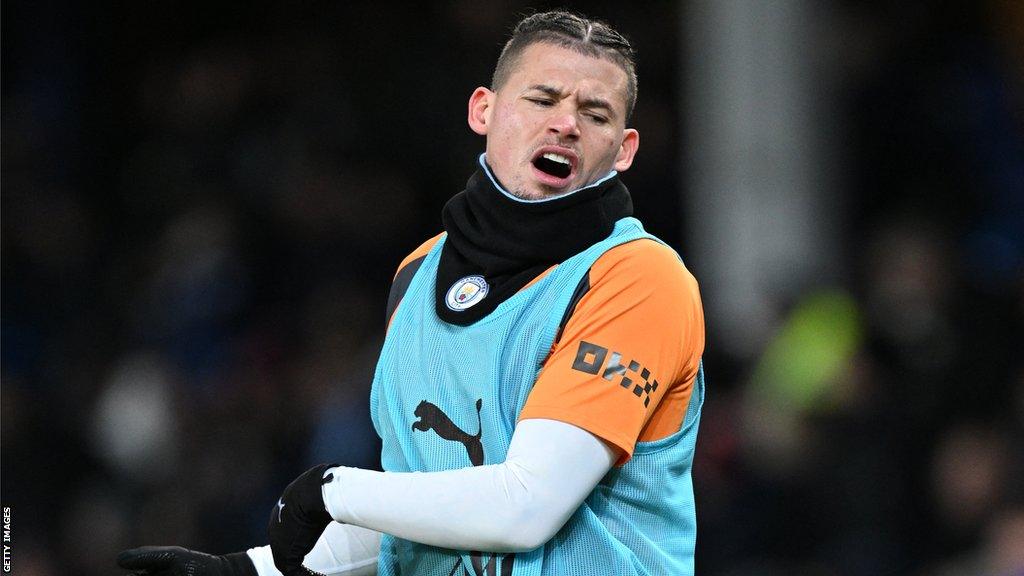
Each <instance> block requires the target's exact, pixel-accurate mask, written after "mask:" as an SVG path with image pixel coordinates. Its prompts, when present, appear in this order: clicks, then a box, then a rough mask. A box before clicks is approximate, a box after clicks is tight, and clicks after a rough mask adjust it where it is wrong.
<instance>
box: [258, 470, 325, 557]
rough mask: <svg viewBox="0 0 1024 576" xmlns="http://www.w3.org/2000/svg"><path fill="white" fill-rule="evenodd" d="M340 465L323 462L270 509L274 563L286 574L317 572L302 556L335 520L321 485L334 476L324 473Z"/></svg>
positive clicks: (306, 472)
mask: <svg viewBox="0 0 1024 576" xmlns="http://www.w3.org/2000/svg"><path fill="white" fill-rule="evenodd" d="M335 466H337V464H321V465H319V466H316V467H313V468H310V469H309V470H307V471H305V472H303V474H302V475H301V476H299V477H298V478H296V479H295V480H293V481H292V483H291V484H289V485H288V487H287V488H285V489H284V494H283V495H282V496H281V498H280V499H279V500H278V501H277V506H274V509H273V510H271V512H270V523H269V525H268V526H267V532H268V533H269V536H270V551H271V552H272V553H273V555H274V565H275V566H277V569H278V570H280V571H281V574H284V576H309V575H310V574H316V573H315V572H313V571H312V570H310V569H308V568H306V567H305V566H303V565H302V559H303V558H305V557H306V554H308V553H309V551H310V550H312V549H313V546H314V545H315V544H316V541H317V540H318V539H319V538H320V535H321V534H323V532H324V530H325V529H326V528H327V525H328V524H330V523H331V520H332V518H331V515H330V514H328V513H327V507H326V506H325V505H324V497H323V491H322V488H321V486H323V485H324V484H326V483H328V482H330V481H331V480H333V479H334V475H333V474H328V475H327V477H326V478H324V472H325V471H326V470H327V469H328V468H333V467H335Z"/></svg>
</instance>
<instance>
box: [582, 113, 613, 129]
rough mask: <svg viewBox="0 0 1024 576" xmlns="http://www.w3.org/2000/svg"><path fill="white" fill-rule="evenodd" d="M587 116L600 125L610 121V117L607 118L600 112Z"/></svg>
mask: <svg viewBox="0 0 1024 576" xmlns="http://www.w3.org/2000/svg"><path fill="white" fill-rule="evenodd" d="M587 117H588V118H590V120H591V121H592V122H593V123H594V124H597V125H599V126H600V125H602V124H607V123H608V119H607V118H605V117H604V116H601V115H600V114H587Z"/></svg>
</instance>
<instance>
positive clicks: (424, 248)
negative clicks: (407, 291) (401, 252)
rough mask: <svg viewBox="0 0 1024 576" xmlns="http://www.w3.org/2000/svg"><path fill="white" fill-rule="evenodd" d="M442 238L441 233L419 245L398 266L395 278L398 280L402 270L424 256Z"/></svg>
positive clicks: (442, 233)
mask: <svg viewBox="0 0 1024 576" xmlns="http://www.w3.org/2000/svg"><path fill="white" fill-rule="evenodd" d="M442 236H444V232H441V233H440V234H438V235H437V236H434V237H433V238H431V239H429V240H427V241H426V242H424V243H423V244H420V245H419V247H418V248H416V249H415V250H413V251H412V252H410V253H409V255H408V256H406V257H405V258H404V259H403V260H402V263H401V264H399V265H398V269H397V270H396V271H395V278H398V275H399V274H401V273H402V270H405V268H406V267H407V266H409V264H412V263H414V262H416V261H418V260H420V259H421V258H423V257H424V256H426V255H427V253H428V252H430V250H431V249H433V247H434V246H435V245H436V244H437V243H438V241H440V240H441V237H442Z"/></svg>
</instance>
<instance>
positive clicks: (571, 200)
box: [435, 170, 633, 326]
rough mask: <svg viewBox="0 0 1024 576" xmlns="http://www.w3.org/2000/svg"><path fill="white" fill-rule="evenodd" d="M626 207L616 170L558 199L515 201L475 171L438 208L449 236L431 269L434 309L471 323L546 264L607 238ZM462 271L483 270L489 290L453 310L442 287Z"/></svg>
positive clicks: (626, 198) (627, 213) (629, 211)
mask: <svg viewBox="0 0 1024 576" xmlns="http://www.w3.org/2000/svg"><path fill="white" fill-rule="evenodd" d="M632 213H633V202H632V199H631V198H630V196H629V191H628V190H626V187H625V186H624V185H623V184H622V183H621V182H619V179H618V177H617V176H616V177H612V178H609V179H607V180H605V181H604V182H601V183H600V184H598V185H596V186H591V187H589V188H584V189H582V190H579V191H577V192H574V193H572V194H569V195H568V196H563V197H561V198H555V199H553V200H547V201H543V202H521V201H517V200H514V199H512V198H509V197H508V196H506V195H505V194H504V193H502V192H501V191H500V190H498V189H496V188H495V186H494V184H493V183H492V182H491V179H490V178H489V177H488V175H487V174H485V173H484V172H483V170H477V171H476V173H474V174H473V175H472V176H471V177H470V178H469V182H467V183H466V189H465V190H464V191H462V192H460V193H458V194H456V195H455V196H454V197H453V198H452V199H451V200H449V201H448V203H447V204H446V205H445V207H444V210H443V211H442V213H441V220H442V222H443V223H444V229H445V231H446V232H448V238H447V240H445V243H444V246H443V248H442V250H441V262H440V265H439V267H438V271H437V286H436V290H435V293H436V295H435V308H436V310H437V315H438V316H439V317H440V318H441V319H442V320H444V321H445V322H448V323H449V324H457V325H459V326H468V325H469V324H472V323H474V322H476V321H477V320H479V319H481V318H483V317H484V316H487V315H488V314H490V313H491V312H493V311H494V309H495V308H497V306H498V305H499V304H501V303H502V302H504V301H505V300H507V299H508V298H509V297H511V296H512V295H514V294H515V293H516V292H518V291H519V290H520V289H521V288H522V287H523V286H525V285H526V284H528V283H529V282H530V280H533V279H534V278H536V277H537V276H538V275H539V274H540V273H541V272H543V271H544V270H547V269H548V268H550V267H551V266H552V265H554V264H558V263H560V262H562V261H564V260H566V259H568V258H569V257H570V256H573V255H575V254H578V253H580V252H582V251H583V250H585V249H587V248H588V247H590V246H591V245H593V244H595V243H597V242H600V241H601V240H604V239H605V238H607V237H608V235H609V234H611V232H612V229H613V228H614V227H615V222H616V221H617V220H619V219H621V218H625V217H626V216H630V215H631V214H632ZM468 276H482V277H483V278H484V280H485V281H486V282H487V294H486V296H484V297H483V298H482V299H481V300H479V301H478V302H477V303H476V304H474V305H472V306H470V307H468V308H465V309H463V310H452V309H451V308H450V307H449V306H448V304H447V300H446V299H447V297H448V291H449V290H451V289H452V287H453V286H454V284H455V283H456V282H458V281H460V280H462V279H464V278H466V277H468Z"/></svg>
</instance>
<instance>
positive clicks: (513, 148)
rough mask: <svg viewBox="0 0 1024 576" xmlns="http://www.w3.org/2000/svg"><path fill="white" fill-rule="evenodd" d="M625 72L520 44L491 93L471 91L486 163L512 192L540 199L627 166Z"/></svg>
mask: <svg viewBox="0 0 1024 576" xmlns="http://www.w3.org/2000/svg"><path fill="white" fill-rule="evenodd" d="M625 122H626V72H625V71H624V70H622V69H621V68H620V67H619V66H618V65H617V64H615V63H614V62H612V61H610V60H605V59H602V58H594V57H591V56H585V55H583V54H580V53H578V52H574V51H572V50H568V49H566V48H562V47H559V46H553V45H551V44H544V43H537V44H532V45H530V46H527V47H526V49H525V50H524V51H523V53H522V54H521V55H520V58H519V63H518V65H517V67H516V69H515V70H514V71H513V72H512V74H511V75H510V76H509V78H508V80H506V81H505V84H504V85H503V86H499V87H497V92H492V91H491V90H489V89H487V88H477V89H476V90H475V91H474V92H473V96H471V97H470V100H469V125H470V128H472V129H473V131H474V132H476V133H478V134H481V135H484V136H486V137H487V163H488V164H490V166H491V169H492V170H493V171H494V175H495V177H497V179H498V181H499V182H501V183H502V184H503V185H504V186H505V188H506V189H507V190H508V191H509V192H511V193H512V194H514V195H516V196H518V197H520V198H526V199H531V200H532V199H542V198H546V197H550V196H556V195H559V194H564V193H566V192H570V191H572V190H576V189H578V188H582V187H584V186H587V185H588V184H591V183H593V182H595V181H597V180H599V179H600V178H602V177H604V176H605V175H606V174H608V172H609V171H611V170H613V169H614V170H618V171H619V172H623V171H625V170H627V169H628V168H629V167H630V165H632V163H633V156H634V155H635V154H636V150H637V147H638V145H639V140H640V136H639V134H638V133H637V131H636V130H633V129H627V128H626V124H625Z"/></svg>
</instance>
